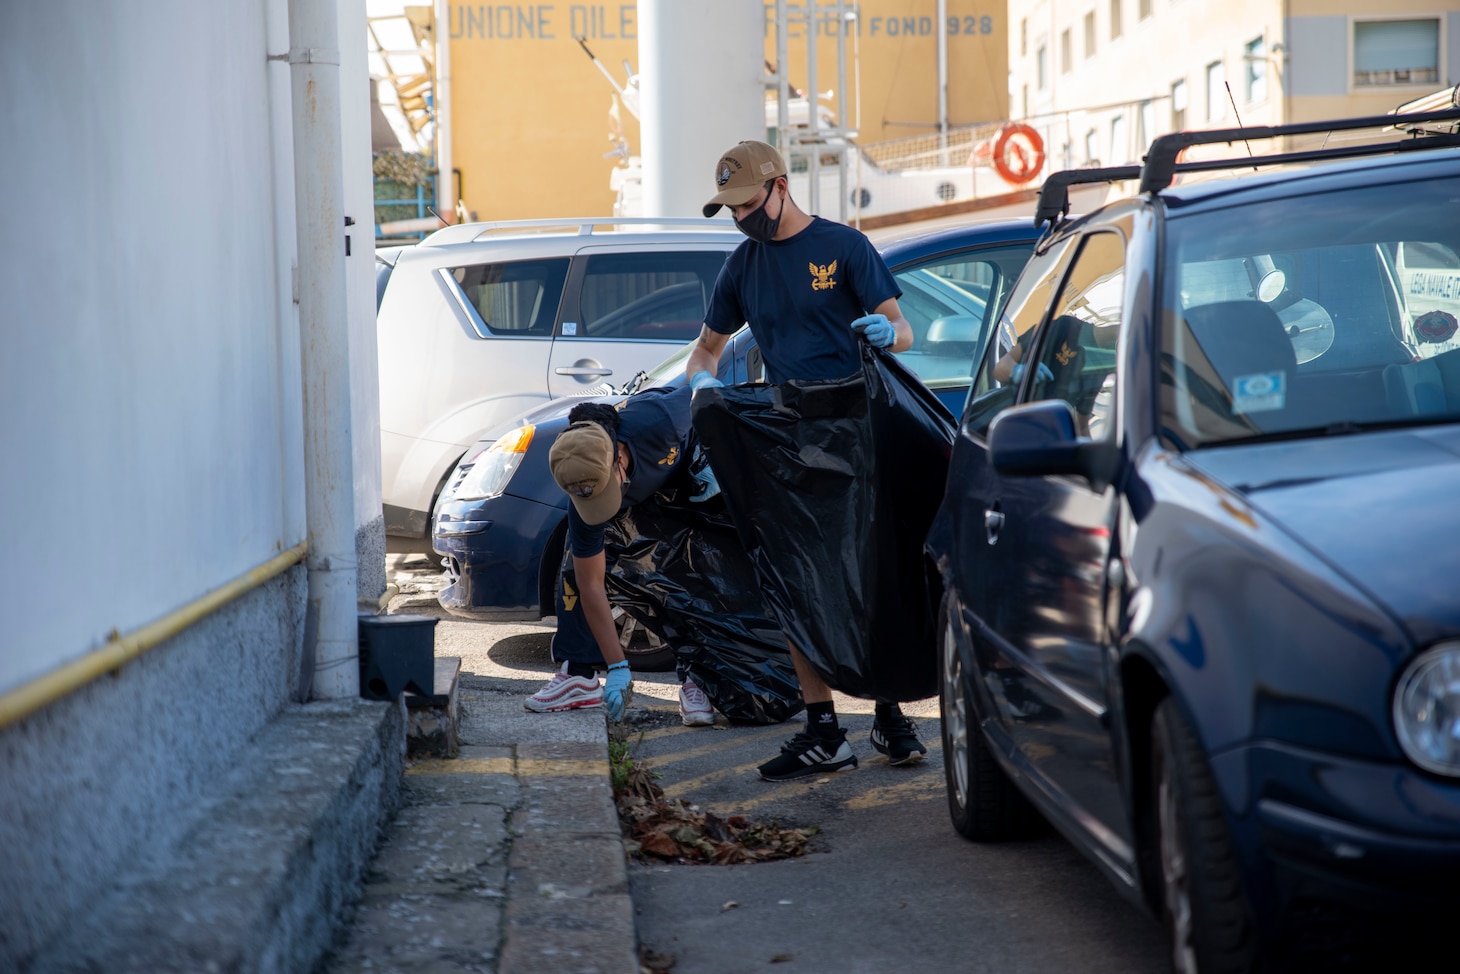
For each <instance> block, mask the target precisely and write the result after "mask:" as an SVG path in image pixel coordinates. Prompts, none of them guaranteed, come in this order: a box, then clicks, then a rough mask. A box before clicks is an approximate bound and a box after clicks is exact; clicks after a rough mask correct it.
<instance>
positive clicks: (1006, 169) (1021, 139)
mask: <svg viewBox="0 0 1460 974" xmlns="http://www.w3.org/2000/svg"><path fill="white" fill-rule="evenodd" d="M993 157H994V172H996V173H998V174H999V176H1000V177H1001V178H1002V179H1003V180H1004V182H1006V183H1012V184H1013V185H1015V186H1020V185H1022V184H1024V183H1027V182H1029V181H1030V180H1031V179H1033V178H1034V177H1035V176H1038V175H1039V173H1040V172H1041V171H1042V170H1043V169H1044V140H1043V139H1041V138H1040V137H1039V133H1038V132H1036V131H1034V129H1033V128H1031V127H1029V126H1028V125H1025V124H1024V123H1023V122H1010V123H1009V124H1008V125H1005V126H1004V127H1003V128H1002V129H1000V130H999V137H998V138H997V139H995V140H994V150H993Z"/></svg>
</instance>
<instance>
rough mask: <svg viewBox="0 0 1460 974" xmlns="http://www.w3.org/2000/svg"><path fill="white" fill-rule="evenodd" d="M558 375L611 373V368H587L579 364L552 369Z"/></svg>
mask: <svg viewBox="0 0 1460 974" xmlns="http://www.w3.org/2000/svg"><path fill="white" fill-rule="evenodd" d="M553 371H554V372H556V373H557V374H558V375H613V369H602V368H599V369H588V368H581V367H579V366H576V365H574V366H564V367H562V368H556V369H553Z"/></svg>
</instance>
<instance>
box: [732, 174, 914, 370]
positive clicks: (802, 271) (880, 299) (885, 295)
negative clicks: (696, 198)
mask: <svg viewBox="0 0 1460 974" xmlns="http://www.w3.org/2000/svg"><path fill="white" fill-rule="evenodd" d="M787 202H789V200H788V201H787ZM809 220H810V222H809V223H808V225H807V226H806V228H805V229H803V230H802V231H801V232H799V233H797V234H796V235H795V236H793V237H790V238H789V239H786V240H767V241H764V242H761V241H756V240H747V241H745V242H744V243H742V244H741V245H740V246H739V247H737V248H735V251H734V252H733V253H731V254H730V256H729V258H728V259H727V260H726V261H725V264H724V266H723V267H721V269H720V276H719V277H718V278H717V279H716V280H715V289H714V291H713V292H712V294H711V296H710V305H709V310H707V311H706V312H705V327H706V328H708V329H709V330H710V331H712V332H715V333H717V334H720V335H727V336H728V335H733V334H734V333H735V332H736V331H738V330H739V329H740V326H741V325H743V324H746V323H747V322H748V323H749V324H750V330H751V333H752V334H754V335H755V341H756V344H757V345H759V346H760V352H761V355H762V356H763V357H764V359H765V363H766V378H768V379H769V380H770V381H771V382H774V383H782V382H786V381H788V380H790V379H802V380H809V379H841V378H845V377H846V376H849V375H852V374H853V373H856V372H860V371H861V370H862V353H861V352H860V351H859V350H858V348H857V345H858V342H859V341H860V340H861V339H860V338H859V337H858V335H857V333H856V332H855V331H853V330H852V328H851V325H852V322H853V321H856V320H857V319H859V318H861V317H862V316H864V315H866V314H868V313H869V312H873V311H875V310H876V309H877V308H879V307H881V306H882V305H883V304H884V303H886V302H890V303H891V304H892V305H893V306H894V308H895V306H896V304H897V298H898V297H900V296H901V295H902V290H901V289H900V288H898V286H897V281H895V280H894V279H893V277H892V272H891V271H889V270H888V269H887V265H886V264H885V263H883V262H882V255H881V254H879V253H877V251H876V250H875V249H874V248H873V247H872V243H871V241H869V240H868V239H867V238H866V237H865V236H863V235H862V233H861V231H859V230H854V229H853V228H851V227H849V226H846V225H844V224H841V223H834V222H832V221H831V220H823V219H822V218H821V217H819V216H813V217H810V218H809ZM783 223H784V221H783ZM887 317H892V316H887ZM898 317H900V315H899V316H898ZM908 344H909V345H910V344H911V341H909V342H908Z"/></svg>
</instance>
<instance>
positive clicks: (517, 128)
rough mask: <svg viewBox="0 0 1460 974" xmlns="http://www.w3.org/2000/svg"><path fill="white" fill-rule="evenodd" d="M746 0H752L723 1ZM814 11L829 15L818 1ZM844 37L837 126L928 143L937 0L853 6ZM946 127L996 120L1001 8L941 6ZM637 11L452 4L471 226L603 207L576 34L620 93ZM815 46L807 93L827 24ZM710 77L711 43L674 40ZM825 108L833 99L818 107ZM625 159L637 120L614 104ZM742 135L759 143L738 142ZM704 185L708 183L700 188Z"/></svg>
mask: <svg viewBox="0 0 1460 974" xmlns="http://www.w3.org/2000/svg"><path fill="white" fill-rule="evenodd" d="M725 2H726V3H756V4H757V5H762V4H761V2H760V0H725ZM763 6H764V9H765V21H764V22H765V32H764V40H765V57H766V61H767V64H768V65H770V64H773V63H774V61H775V52H776V36H775V34H776V31H775V4H774V3H766V4H763ZM820 6H821V8H822V9H823V11H829V10H830V9H834V7H833V5H831V4H826V3H824V2H823V3H822V4H821V5H820ZM846 6H847V8H848V9H850V10H853V11H854V13H855V19H854V20H851V21H849V22H848V28H847V29H848V33H847V36H846V41H845V58H846V64H847V88H848V91H847V92H846V95H847V101H846V103H847V105H848V106H849V108H848V115H850V116H851V117H849V118H847V119H845V120H841V123H842V124H843V125H844V126H845V127H848V128H855V129H856V130H857V132H858V133H859V134H858V135H857V137H856V141H858V142H860V143H862V144H868V143H874V142H882V141H885V140H890V139H898V138H902V137H906V136H915V135H928V134H930V133H936V132H937V131H938V126H939V98H938V42H939V33H940V31H939V27H940V23H939V18H938V8H939V4H938V3H937V2H936V0H863V2H861V3H858V4H847V5H846ZM943 6H944V7H945V10H946V17H945V19H944V20H943V22H942V24H941V26H942V28H943V30H944V31H945V32H946V46H947V48H946V49H947V57H946V64H947V67H946V73H947V79H948V82H947V108H946V124H947V125H948V127H949V128H958V127H962V126H968V125H973V124H976V123H980V122H988V121H996V120H999V119H1003V118H1006V117H1008V114H1009V103H1008V81H1007V79H1008V70H1009V62H1008V56H1009V34H1008V16H1007V11H1006V9H1005V4H1004V3H1003V2H1002V0H945V2H944V4H943ZM638 18H639V10H638V5H637V4H636V3H635V2H633V0H619V2H616V3H615V2H610V3H581V4H580V3H545V4H524V3H516V4H502V3H451V4H450V5H449V23H448V27H449V37H450V59H451V93H450V112H451V120H450V121H451V134H452V147H453V148H452V164H453V167H454V168H455V169H457V170H458V171H459V172H460V179H461V182H460V195H461V198H462V200H463V201H464V203H465V206H466V208H467V210H468V211H470V212H472V213H474V214H475V216H476V218H478V219H482V220H505V219H530V218H551V217H567V216H593V215H599V214H605V215H606V214H608V213H611V212H612V210H613V204H614V198H615V193H614V191H613V190H612V189H610V187H609V177H610V174H611V172H612V170H613V168H614V165H615V163H616V160H614V159H609V158H605V153H608V152H611V151H612V150H613V149H614V142H613V141H612V140H611V138H610V128H611V127H612V126H613V125H614V124H615V123H613V122H611V121H610V107H611V106H612V104H613V102H614V91H613V89H612V87H611V86H610V85H609V82H608V81H607V80H606V79H605V78H604V77H603V75H602V74H601V73H600V71H599V69H598V67H596V66H595V65H594V64H593V62H592V61H591V60H590V59H589V57H588V56H587V54H585V52H584V49H583V47H582V46H580V44H579V42H578V40H577V38H583V40H584V42H585V43H586V44H587V46H588V48H589V49H591V51H592V52H593V54H594V55H595V56H596V57H597V58H598V60H599V62H600V63H601V64H602V65H603V66H604V67H605V68H607V69H608V70H609V71H610V72H611V73H612V74H613V75H614V77H615V78H616V79H617V81H618V82H619V83H620V84H623V83H624V82H625V81H626V79H627V73H628V72H627V70H626V68H625V61H627V62H628V67H629V68H631V69H633V70H637V67H638V35H639V19H638ZM820 34H821V36H819V37H818V39H817V42H816V59H817V76H818V77H817V83H816V85H815V88H816V90H818V91H819V92H821V93H822V94H825V93H826V92H828V91H834V90H835V89H836V88H837V85H838V71H837V43H838V42H837V37H836V32H835V26H834V24H832V23H830V22H827V23H826V24H824V29H823V30H822V31H821V32H820ZM684 42H685V43H686V44H695V45H698V46H700V47H702V48H703V51H704V57H703V59H702V63H703V65H704V68H703V69H704V70H705V71H714V70H715V69H716V42H715V38H714V37H702V38H685V40H684ZM808 44H809V41H808V37H807V32H806V28H805V25H804V23H803V24H800V25H796V24H793V25H791V26H790V27H789V28H788V31H787V72H788V78H789V79H790V82H791V84H792V85H793V86H794V87H797V88H805V87H807V81H808V79H807V74H806V65H807V61H808V57H807V54H808ZM822 104H823V105H827V106H829V107H834V106H835V105H836V100H835V99H834V98H833V99H823V100H822ZM618 117H619V124H620V125H621V131H622V135H623V138H624V140H625V141H626V142H627V144H628V147H629V151H630V152H633V153H637V152H638V149H639V128H638V123H637V122H636V121H635V119H634V118H633V117H632V115H631V114H630V113H629V112H628V111H627V110H624V109H622V108H620V110H619V112H618ZM745 137H746V138H765V137H766V135H765V133H763V132H747V133H746V134H745ZM708 179H709V176H708V174H707V175H706V180H707V181H708Z"/></svg>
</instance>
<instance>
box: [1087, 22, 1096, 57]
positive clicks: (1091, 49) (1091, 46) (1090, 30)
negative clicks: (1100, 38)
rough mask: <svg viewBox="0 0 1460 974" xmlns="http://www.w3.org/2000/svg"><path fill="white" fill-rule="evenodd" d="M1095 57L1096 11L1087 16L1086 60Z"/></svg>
mask: <svg viewBox="0 0 1460 974" xmlns="http://www.w3.org/2000/svg"><path fill="white" fill-rule="evenodd" d="M1094 56H1095V11H1093V10H1092V11H1090V12H1089V13H1087V14H1085V59H1086V60H1087V61H1088V60H1089V59H1090V58H1092V57H1094Z"/></svg>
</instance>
